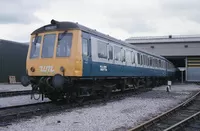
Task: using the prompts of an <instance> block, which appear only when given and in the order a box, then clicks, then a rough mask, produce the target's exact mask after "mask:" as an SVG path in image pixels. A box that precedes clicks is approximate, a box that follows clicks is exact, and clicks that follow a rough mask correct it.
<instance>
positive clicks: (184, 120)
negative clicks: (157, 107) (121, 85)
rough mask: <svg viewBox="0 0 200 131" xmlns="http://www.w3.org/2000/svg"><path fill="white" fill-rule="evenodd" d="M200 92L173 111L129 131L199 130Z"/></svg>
mask: <svg viewBox="0 0 200 131" xmlns="http://www.w3.org/2000/svg"><path fill="white" fill-rule="evenodd" d="M199 123H200V91H199V92H197V93H196V94H195V95H193V96H192V97H191V98H189V99H187V100H186V101H185V102H183V103H181V104H179V105H178V106H176V107H174V108H173V109H171V110H169V111H167V112H165V113H163V114H161V115H159V116H157V117H155V118H153V119H150V120H149V121H147V122H145V123H143V124H140V125H139V126H137V127H134V128H132V129H129V131H179V130H180V131H186V130H189V131H193V130H195V131H196V130H200V126H197V125H198V124H199Z"/></svg>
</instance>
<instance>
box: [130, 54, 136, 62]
mask: <svg viewBox="0 0 200 131" xmlns="http://www.w3.org/2000/svg"><path fill="white" fill-rule="evenodd" d="M131 59H132V63H135V54H134V53H133V52H132V58H131Z"/></svg>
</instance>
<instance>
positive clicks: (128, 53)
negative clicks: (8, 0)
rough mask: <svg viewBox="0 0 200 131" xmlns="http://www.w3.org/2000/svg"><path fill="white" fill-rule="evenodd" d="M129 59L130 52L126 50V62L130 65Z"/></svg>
mask: <svg viewBox="0 0 200 131" xmlns="http://www.w3.org/2000/svg"><path fill="white" fill-rule="evenodd" d="M131 58H132V55H131V51H130V50H126V61H127V62H129V63H131V61H132V60H131Z"/></svg>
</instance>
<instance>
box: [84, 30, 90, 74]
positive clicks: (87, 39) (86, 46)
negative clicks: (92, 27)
mask: <svg viewBox="0 0 200 131" xmlns="http://www.w3.org/2000/svg"><path fill="white" fill-rule="evenodd" d="M82 58H83V76H90V75H91V67H92V57H91V39H90V36H89V35H88V34H86V33H82Z"/></svg>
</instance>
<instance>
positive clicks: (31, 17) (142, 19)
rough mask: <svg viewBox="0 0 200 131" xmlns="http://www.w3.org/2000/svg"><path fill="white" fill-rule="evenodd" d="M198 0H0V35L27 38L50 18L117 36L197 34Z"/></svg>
mask: <svg viewBox="0 0 200 131" xmlns="http://www.w3.org/2000/svg"><path fill="white" fill-rule="evenodd" d="M199 7H200V1H199V0H33V1H31V2H30V1H29V0H0V39H8V40H14V41H20V42H27V41H29V37H30V33H31V32H32V31H33V30H35V29H36V28H39V27H40V26H43V25H44V24H49V23H50V21H51V19H55V20H58V21H74V22H78V23H80V24H83V25H86V26H88V27H90V28H93V29H96V30H98V31H101V32H103V33H105V34H109V35H111V36H114V37H116V38H118V39H122V40H124V39H126V38H129V37H132V36H145V35H148V36H155V35H169V34H172V35H173V34H180V35H192V34H200V17H199V16H200V11H199Z"/></svg>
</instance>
